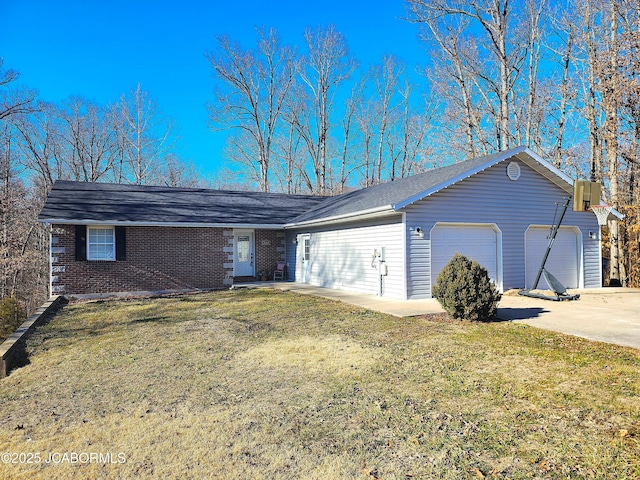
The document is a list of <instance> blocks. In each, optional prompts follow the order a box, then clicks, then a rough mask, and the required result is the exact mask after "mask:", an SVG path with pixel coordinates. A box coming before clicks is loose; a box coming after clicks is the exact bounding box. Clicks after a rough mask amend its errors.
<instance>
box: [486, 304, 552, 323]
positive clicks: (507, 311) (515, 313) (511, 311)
mask: <svg viewBox="0 0 640 480" xmlns="http://www.w3.org/2000/svg"><path fill="white" fill-rule="evenodd" d="M548 311H549V310H545V309H544V308H540V307H531V308H498V313H497V315H496V317H495V319H494V321H495V322H510V321H512V320H527V319H529V318H536V317H539V316H540V315H541V314H543V313H545V312H548Z"/></svg>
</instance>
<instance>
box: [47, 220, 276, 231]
mask: <svg viewBox="0 0 640 480" xmlns="http://www.w3.org/2000/svg"><path fill="white" fill-rule="evenodd" d="M38 222H40V223H45V224H46V223H49V224H55V225H61V224H65V225H111V226H123V227H208V228H211V227H216V228H247V229H255V230H258V229H262V230H281V229H282V228H284V225H283V224H281V223H266V224H255V223H196V222H193V223H189V222H129V221H122V222H114V221H110V220H109V221H107V220H105V221H99V220H66V219H62V218H47V219H44V220H38Z"/></svg>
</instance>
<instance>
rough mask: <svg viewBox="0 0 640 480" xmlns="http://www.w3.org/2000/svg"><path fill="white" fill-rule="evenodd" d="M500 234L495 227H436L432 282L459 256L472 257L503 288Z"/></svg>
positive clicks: (457, 225)
mask: <svg viewBox="0 0 640 480" xmlns="http://www.w3.org/2000/svg"><path fill="white" fill-rule="evenodd" d="M499 247H500V240H499V232H498V231H497V227H495V226H492V225H475V224H473V225H471V224H456V225H451V224H436V226H435V227H433V229H432V230H431V281H432V283H434V284H435V283H436V279H437V278H438V274H439V273H440V270H442V269H443V268H444V266H445V265H446V264H447V263H449V260H451V257H453V256H454V255H455V254H456V253H461V254H462V255H464V256H466V257H468V258H471V259H473V260H475V261H476V262H478V263H479V264H480V265H482V266H483V267H484V268H486V269H487V272H488V273H489V278H491V280H493V282H494V283H495V284H496V285H497V286H498V288H499V289H502V285H501V280H502V272H501V271H500V270H501V266H500V262H499V254H498V252H499Z"/></svg>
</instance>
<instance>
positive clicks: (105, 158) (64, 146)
mask: <svg viewBox="0 0 640 480" xmlns="http://www.w3.org/2000/svg"><path fill="white" fill-rule="evenodd" d="M59 118H60V127H59V134H60V148H61V150H62V153H61V154H62V155H64V156H65V159H66V160H65V161H66V163H67V165H68V166H69V170H70V173H71V178H72V179H74V180H79V181H84V182H96V181H98V180H100V179H104V178H106V177H107V174H108V173H110V172H112V171H113V168H114V165H115V163H116V160H117V159H118V158H119V157H120V148H119V144H118V142H117V136H116V129H115V127H114V122H115V118H116V117H115V112H114V109H113V107H101V106H99V105H97V104H95V103H93V102H91V101H89V100H86V99H84V98H82V97H72V98H71V99H69V100H68V101H67V102H66V103H65V105H64V106H63V107H62V108H60V110H59Z"/></svg>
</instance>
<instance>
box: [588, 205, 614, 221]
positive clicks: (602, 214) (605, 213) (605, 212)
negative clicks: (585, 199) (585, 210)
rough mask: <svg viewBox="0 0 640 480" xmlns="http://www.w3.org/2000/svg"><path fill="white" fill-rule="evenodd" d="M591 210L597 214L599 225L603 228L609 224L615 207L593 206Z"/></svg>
mask: <svg viewBox="0 0 640 480" xmlns="http://www.w3.org/2000/svg"><path fill="white" fill-rule="evenodd" d="M589 210H591V211H592V212H593V213H595V214H596V218H597V219H598V225H600V226H603V225H606V224H607V218H609V214H610V213H611V210H613V207H612V206H611V205H591V206H590V207H589Z"/></svg>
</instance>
